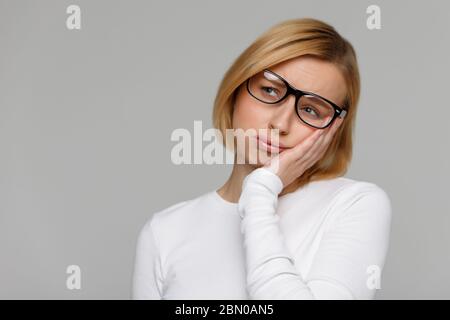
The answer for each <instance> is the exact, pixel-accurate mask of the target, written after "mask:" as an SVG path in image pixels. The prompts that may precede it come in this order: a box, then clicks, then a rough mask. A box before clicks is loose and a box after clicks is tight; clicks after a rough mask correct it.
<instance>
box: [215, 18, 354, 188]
mask: <svg viewBox="0 0 450 320" xmlns="http://www.w3.org/2000/svg"><path fill="white" fill-rule="evenodd" d="M303 55H309V56H313V57H315V58H318V59H322V60H324V61H327V62H331V63H333V64H334V65H336V66H337V67H338V68H339V70H340V71H341V72H342V75H343V77H344V79H345V81H346V88H347V92H346V97H345V100H344V105H342V107H343V108H345V109H346V110H347V115H346V117H345V121H344V122H343V123H342V125H341V126H340V127H339V129H338V131H337V132H336V134H335V136H334V139H333V141H331V142H330V146H329V148H328V150H327V152H326V153H325V154H324V156H323V157H322V159H320V160H319V161H317V162H316V163H315V164H314V165H313V166H312V167H310V168H309V169H307V170H306V171H305V172H304V173H303V175H302V176H300V177H299V178H297V179H296V180H295V181H294V182H293V183H291V184H290V185H289V186H286V187H285V188H284V189H283V191H282V193H281V194H285V193H289V192H292V191H295V190H296V189H297V188H299V187H301V186H303V185H304V184H306V183H308V182H310V181H314V180H323V179H330V178H334V177H338V176H342V175H344V174H345V173H346V171H347V168H348V166H349V164H350V161H351V158H352V132H353V130H354V126H355V118H356V110H357V105H358V101H359V95H360V76H359V69H358V64H357V59H356V53H355V50H354V49H353V46H352V45H351V44H350V43H349V42H348V41H347V40H346V39H345V38H343V37H342V36H341V35H340V34H339V33H338V32H337V31H336V30H335V29H334V28H333V27H332V26H330V25H329V24H327V23H325V22H323V21H320V20H317V19H312V18H301V19H290V20H285V21H283V22H281V23H279V24H276V25H274V26H273V27H271V28H270V29H268V30H267V31H266V32H264V33H263V34H262V35H260V36H259V37H258V38H257V39H256V40H255V41H254V42H253V43H252V44H251V45H250V46H249V47H248V48H247V49H245V51H244V52H242V53H241V54H240V56H239V57H238V58H237V59H236V60H235V61H234V62H233V64H232V65H231V66H230V68H229V69H228V70H227V72H226V73H225V75H224V76H223V78H222V81H221V83H220V86H219V88H218V92H217V95H216V98H215V100H214V109H213V119H212V120H213V125H214V127H215V128H216V129H218V130H220V132H221V133H222V137H223V144H224V146H225V147H226V148H229V145H230V141H229V140H228V139H226V129H232V128H233V127H232V118H233V110H234V104H235V100H236V96H237V93H238V89H239V88H240V86H241V84H243V83H244V82H245V81H246V80H247V79H248V78H250V77H251V76H253V75H255V74H256V73H258V72H260V71H262V70H263V69H265V68H270V67H272V66H274V65H276V64H278V63H281V62H283V61H286V60H289V59H293V58H296V57H300V56H303Z"/></svg>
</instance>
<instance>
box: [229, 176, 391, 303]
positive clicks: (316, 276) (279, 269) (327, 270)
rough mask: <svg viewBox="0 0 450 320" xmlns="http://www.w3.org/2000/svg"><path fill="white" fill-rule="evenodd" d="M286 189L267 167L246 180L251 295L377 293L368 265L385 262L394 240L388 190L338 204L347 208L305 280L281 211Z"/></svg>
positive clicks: (243, 209) (243, 210)
mask: <svg viewBox="0 0 450 320" xmlns="http://www.w3.org/2000/svg"><path fill="white" fill-rule="evenodd" d="M282 189H283V183H282V181H281V180H280V178H279V177H278V176H277V175H276V174H275V173H273V172H271V171H269V170H267V169H266V168H258V169H256V170H254V171H253V172H252V173H251V174H250V175H248V176H247V177H246V178H245V179H244V182H243V190H242V194H241V197H240V199H239V206H238V208H239V211H240V214H241V217H242V218H243V219H242V224H241V232H242V233H243V234H244V247H245V251H246V269H247V290H248V293H249V297H250V299H300V300H306V299H372V298H373V296H374V294H375V292H374V289H371V288H369V287H368V285H367V282H368V279H369V276H370V274H368V273H367V270H368V269H367V268H368V267H370V266H373V265H375V266H378V267H379V268H382V267H383V265H384V259H385V255H386V252H387V248H388V240H389V229H390V217H391V207H390V201H389V198H388V197H387V195H386V194H385V193H384V192H383V190H382V189H380V188H372V189H371V190H370V191H369V192H366V193H360V194H359V195H360V196H359V197H358V198H356V199H355V198H352V199H350V200H351V201H341V203H340V204H339V206H338V208H337V210H343V211H344V212H342V214H341V213H340V217H339V219H338V220H337V221H335V224H334V225H333V226H332V227H331V228H330V230H328V231H327V232H326V233H325V234H324V235H323V238H322V241H321V244H320V247H319V249H318V252H317V254H316V256H315V260H314V262H313V264H312V266H311V269H310V272H309V274H308V281H305V279H303V278H302V276H301V275H300V272H299V271H298V270H297V269H296V267H295V265H294V260H293V257H292V256H291V255H290V253H289V252H288V249H287V247H286V246H285V243H284V238H283V234H282V233H281V230H280V227H279V224H278V221H279V216H278V215H276V214H275V212H276V208H277V203H278V194H279V193H280V192H281V190H282ZM299 205H301V204H299ZM299 263H301V261H299Z"/></svg>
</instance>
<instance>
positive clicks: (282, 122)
mask: <svg viewBox="0 0 450 320" xmlns="http://www.w3.org/2000/svg"><path fill="white" fill-rule="evenodd" d="M269 69H270V70H271V71H272V72H274V73H276V74H278V75H280V76H281V77H283V78H284V79H286V80H287V81H288V82H289V83H290V84H291V85H292V86H294V87H295V88H297V89H299V90H304V91H309V92H313V93H316V94H318V95H320V96H322V97H324V98H326V99H328V100H331V101H333V102H334V103H336V104H337V105H338V106H342V105H343V102H344V99H345V95H346V88H345V80H344V78H343V76H342V74H341V72H340V71H339V69H338V68H337V67H336V66H335V65H334V64H332V63H330V62H325V61H322V60H319V59H316V58H314V57H310V56H302V57H298V58H295V59H291V60H288V61H284V62H282V63H280V64H278V65H276V66H273V67H271V68H269ZM294 103H295V97H294V95H290V96H288V97H287V98H286V99H284V100H283V101H281V102H279V103H277V104H266V103H263V102H261V101H259V100H257V99H255V98H254V97H253V96H251V95H250V94H249V93H248V91H247V88H246V86H245V83H244V85H242V86H241V87H240V89H239V92H238V94H237V97H236V103H235V106H234V108H235V109H234V113H233V120H232V121H233V128H234V129H235V130H236V129H239V128H240V129H243V130H244V131H246V130H248V129H255V130H256V132H257V133H259V132H261V133H262V135H264V136H266V137H268V138H269V139H270V138H271V137H275V136H271V132H272V131H273V130H274V129H278V130H279V135H278V142H279V145H280V146H283V145H284V146H285V147H286V148H287V149H289V148H292V147H294V146H296V145H297V144H299V143H300V142H302V141H303V140H304V139H306V138H307V137H308V136H309V135H311V134H312V133H313V132H314V131H316V130H320V129H316V128H313V127H310V126H308V125H307V124H306V123H304V122H302V120H300V118H299V117H298V115H297V113H296V111H295V107H294ZM260 129H266V130H262V131H261V130H260ZM245 139H246V143H245V145H241V144H237V153H238V154H239V156H240V157H242V158H241V159H245V163H249V159H252V160H251V161H252V162H251V163H252V164H255V165H257V166H261V165H263V164H264V163H265V162H266V161H267V160H268V159H270V158H272V157H273V156H275V155H276V154H277V153H278V152H277V151H273V150H272V151H270V149H269V151H268V150H267V148H265V147H264V146H261V145H259V144H258V143H257V142H254V143H252V144H249V139H251V138H248V137H245ZM254 141H256V140H254ZM287 149H281V151H280V152H283V150H287ZM239 163H242V162H239Z"/></svg>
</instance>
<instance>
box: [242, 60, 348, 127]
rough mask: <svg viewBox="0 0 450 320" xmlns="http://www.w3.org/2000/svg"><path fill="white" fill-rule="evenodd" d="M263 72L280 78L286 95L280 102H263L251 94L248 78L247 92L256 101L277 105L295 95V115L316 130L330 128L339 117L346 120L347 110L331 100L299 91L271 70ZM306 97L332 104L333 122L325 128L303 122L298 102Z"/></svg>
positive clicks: (312, 93)
mask: <svg viewBox="0 0 450 320" xmlns="http://www.w3.org/2000/svg"><path fill="white" fill-rule="evenodd" d="M263 71H267V72H269V73H271V74H273V75H274V76H275V77H277V78H279V79H280V80H281V81H283V83H284V84H285V86H286V88H287V90H286V93H285V95H284V96H283V97H281V98H280V99H279V100H277V101H274V102H267V101H263V100H261V99H259V98H257V97H255V96H254V95H253V94H252V93H251V91H250V88H249V83H250V79H251V78H248V79H247V80H246V86H247V91H248V93H249V94H250V95H251V96H252V97H253V98H255V99H256V100H259V101H261V102H263V103H266V104H276V103H279V102H281V101H283V100H284V99H286V97H288V96H290V95H291V94H293V95H294V96H295V104H294V107H295V113H296V114H297V116H298V117H299V118H300V120H301V121H302V122H304V123H305V124H307V125H308V126H310V127H313V128H316V129H325V128H327V127H329V126H330V125H331V124H332V123H333V121H334V119H336V118H337V117H338V116H339V117H341V118H344V117H345V115H346V114H347V109H345V108H341V107H339V106H338V105H336V104H335V103H334V102H332V101H330V100H328V99H326V98H324V97H321V96H319V95H318V94H316V93H314V92H309V91H303V90H299V89H297V88H295V87H294V86H292V85H291V84H290V83H289V82H287V80H285V79H284V78H283V77H281V76H280V75H278V74H276V73H275V72H272V71H270V70H269V69H264V70H263ZM304 95H311V96H315V97H317V98H320V99H323V100H325V101H326V102H328V103H329V104H331V106H332V107H333V108H334V115H333V118H332V119H331V121H330V122H329V123H328V124H327V125H326V126H325V127H316V126H313V125H312V124H309V123H307V122H306V121H305V120H303V119H302V117H300V115H299V114H298V108H297V103H298V100H299V99H300V98H301V97H302V96H304Z"/></svg>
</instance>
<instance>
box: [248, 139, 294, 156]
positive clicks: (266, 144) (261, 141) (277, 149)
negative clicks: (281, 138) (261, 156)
mask: <svg viewBox="0 0 450 320" xmlns="http://www.w3.org/2000/svg"><path fill="white" fill-rule="evenodd" d="M256 141H257V143H258V145H259V146H260V147H262V148H263V149H265V150H266V151H269V152H274V153H280V152H283V151H284V150H286V149H288V148H283V147H280V146H275V145H272V144H271V143H270V142H268V141H267V140H266V139H265V138H264V137H261V136H257V137H256Z"/></svg>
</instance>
